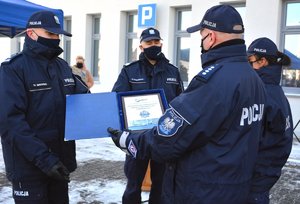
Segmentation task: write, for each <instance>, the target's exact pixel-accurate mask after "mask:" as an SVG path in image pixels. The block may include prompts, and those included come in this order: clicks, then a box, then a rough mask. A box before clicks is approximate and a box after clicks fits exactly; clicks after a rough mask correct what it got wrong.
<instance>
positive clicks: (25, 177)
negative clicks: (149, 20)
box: [0, 11, 88, 204]
mask: <svg viewBox="0 0 300 204" xmlns="http://www.w3.org/2000/svg"><path fill="white" fill-rule="evenodd" d="M26 28H27V29H26V36H25V43H24V49H23V51H22V52H21V53H19V54H17V55H15V56H14V57H12V58H11V59H10V60H7V61H5V62H3V63H2V64H1V68H0V87H1V89H0V98H1V99H2V100H1V106H0V135H1V142H2V150H3V157H4V162H5V169H6V176H7V178H8V179H9V180H10V181H11V182H12V190H13V198H14V200H15V203H17V204H18V203H22V204H45V203H47V204H66V203H69V198H68V182H69V181H70V178H69V174H70V172H72V171H74V170H75V169H76V159H75V142H74V141H64V123H65V105H66V95H68V94H74V93H86V92H88V88H87V87H86V86H85V84H84V83H83V82H82V81H81V80H80V79H77V78H75V77H74V76H73V75H72V70H71V68H70V67H69V65H68V64H67V62H66V61H64V60H63V59H61V58H59V57H58V56H59V55H60V54H61V53H62V52H63V50H62V49H61V48H60V47H59V42H60V39H59V34H64V35H67V36H72V35H71V34H70V33H68V32H66V31H64V30H63V29H62V28H61V25H60V22H59V19H58V17H57V16H56V15H55V14H54V13H52V12H51V11H39V12H36V13H34V14H33V15H32V16H31V17H30V18H29V20H28V22H27V27H26Z"/></svg>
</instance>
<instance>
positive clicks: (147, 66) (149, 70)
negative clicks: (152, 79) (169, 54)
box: [139, 52, 169, 74]
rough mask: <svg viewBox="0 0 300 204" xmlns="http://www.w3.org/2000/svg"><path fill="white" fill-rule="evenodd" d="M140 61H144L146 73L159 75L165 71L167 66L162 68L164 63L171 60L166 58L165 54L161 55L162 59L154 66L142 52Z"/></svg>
mask: <svg viewBox="0 0 300 204" xmlns="http://www.w3.org/2000/svg"><path fill="white" fill-rule="evenodd" d="M139 60H141V61H142V63H143V64H144V67H145V69H146V72H147V73H148V74H149V73H154V74H156V73H158V72H162V71H164V70H165V68H166V66H162V64H164V63H169V60H168V59H167V58H166V57H165V55H164V54H163V53H161V54H160V58H159V59H158V60H157V61H156V63H155V64H154V65H152V64H151V63H150V62H149V60H148V59H147V58H146V57H145V55H144V53H143V52H142V53H141V54H140V56H139Z"/></svg>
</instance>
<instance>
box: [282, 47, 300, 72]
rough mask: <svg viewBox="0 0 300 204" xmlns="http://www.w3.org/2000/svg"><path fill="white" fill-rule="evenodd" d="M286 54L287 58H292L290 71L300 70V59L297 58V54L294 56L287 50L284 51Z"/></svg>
mask: <svg viewBox="0 0 300 204" xmlns="http://www.w3.org/2000/svg"><path fill="white" fill-rule="evenodd" d="M283 52H284V54H286V55H287V56H289V57H290V58H291V65H290V68H289V69H300V59H299V57H297V56H296V55H295V54H293V53H292V52H290V51H289V50H287V49H284V51H283Z"/></svg>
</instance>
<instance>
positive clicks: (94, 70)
mask: <svg viewBox="0 0 300 204" xmlns="http://www.w3.org/2000/svg"><path fill="white" fill-rule="evenodd" d="M100 39H101V35H100V15H93V16H92V51H91V56H92V59H91V74H92V75H93V77H95V79H96V80H98V79H99V61H100V58H99V56H100V55H99V54H100V52H99V50H100Z"/></svg>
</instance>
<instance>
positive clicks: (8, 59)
mask: <svg viewBox="0 0 300 204" xmlns="http://www.w3.org/2000/svg"><path fill="white" fill-rule="evenodd" d="M20 56H22V52H18V53H15V54H13V55H11V56H10V57H9V58H6V59H5V60H4V61H3V62H2V63H1V64H10V63H11V62H13V61H14V60H15V59H17V58H18V57H20Z"/></svg>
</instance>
